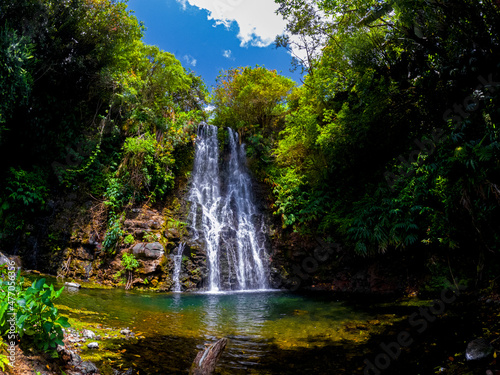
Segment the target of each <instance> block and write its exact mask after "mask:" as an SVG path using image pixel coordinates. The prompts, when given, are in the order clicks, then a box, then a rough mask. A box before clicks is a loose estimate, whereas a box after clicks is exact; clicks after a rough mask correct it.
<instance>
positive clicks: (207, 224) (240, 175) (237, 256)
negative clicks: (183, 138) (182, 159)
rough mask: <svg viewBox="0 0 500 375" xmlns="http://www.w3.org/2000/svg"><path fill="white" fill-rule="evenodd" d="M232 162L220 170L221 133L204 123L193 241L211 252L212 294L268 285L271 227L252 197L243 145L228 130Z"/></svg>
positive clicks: (193, 198) (194, 184)
mask: <svg viewBox="0 0 500 375" xmlns="http://www.w3.org/2000/svg"><path fill="white" fill-rule="evenodd" d="M228 133H229V155H228V162H227V163H225V165H224V166H223V167H222V168H221V169H220V168H219V144H218V138H217V136H218V129H217V127H215V126H211V125H200V127H199V130H198V138H197V141H196V151H195V160H194V167H193V173H192V178H191V186H190V190H189V194H188V201H190V202H191V209H190V213H189V218H188V221H189V222H190V225H191V227H192V228H193V231H194V239H198V238H199V239H201V240H202V241H203V242H204V244H205V248H206V252H207V263H208V269H209V290H210V291H212V292H216V291H219V290H221V289H238V290H251V289H265V288H266V287H267V275H268V271H267V255H266V248H265V244H266V241H267V238H266V227H265V223H264V220H263V216H262V214H261V213H259V212H258V210H257V207H256V204H255V200H254V198H253V195H252V181H251V178H250V175H249V173H248V169H247V167H246V156H245V148H244V145H240V144H239V141H238V133H236V132H235V131H234V130H232V129H228Z"/></svg>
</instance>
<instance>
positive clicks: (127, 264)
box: [121, 253, 139, 271]
mask: <svg viewBox="0 0 500 375" xmlns="http://www.w3.org/2000/svg"><path fill="white" fill-rule="evenodd" d="M121 263H122V266H123V268H125V269H126V270H127V271H133V270H135V269H136V268H137V267H139V262H138V261H137V259H136V258H135V256H134V254H129V253H123V255H122V262H121Z"/></svg>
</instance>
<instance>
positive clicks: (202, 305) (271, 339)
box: [57, 289, 471, 375]
mask: <svg viewBox="0 0 500 375" xmlns="http://www.w3.org/2000/svg"><path fill="white" fill-rule="evenodd" d="M57 303H58V305H60V309H61V312H62V313H64V314H67V315H70V316H72V317H74V318H77V319H79V320H80V321H87V322H88V323H89V325H91V324H96V323H100V324H102V326H104V327H111V328H126V327H128V328H130V329H131V330H132V331H133V332H135V333H136V334H137V335H138V336H140V337H141V338H140V339H139V340H123V339H122V338H121V337H118V338H116V339H114V340H115V341H116V342H117V346H116V349H115V352H116V353H114V354H116V355H114V356H112V357H111V358H105V356H103V357H102V359H99V360H97V361H96V364H97V365H98V367H99V368H100V369H101V370H102V369H103V368H104V369H106V368H108V370H109V371H108V372H109V373H112V372H110V371H111V370H110V369H111V368H118V367H121V368H122V369H127V368H130V367H132V368H134V374H136V373H138V374H148V375H149V374H187V372H188V370H189V368H190V366H191V364H192V362H193V359H194V358H195V356H196V354H197V352H198V351H199V350H201V349H203V348H204V346H205V344H207V343H213V342H215V341H216V340H217V339H219V338H221V337H226V338H228V339H229V341H228V345H227V347H226V349H225V351H224V353H223V355H222V357H221V359H220V361H219V365H218V367H217V374H362V373H364V370H365V362H364V361H365V360H366V359H367V358H368V359H370V360H372V361H373V359H374V358H375V356H376V355H377V354H378V353H379V352H380V351H381V348H380V343H381V342H386V343H387V342H390V341H391V340H394V339H395V337H396V336H397V334H398V333H399V332H401V331H402V330H406V331H409V332H410V333H411V334H412V335H413V337H414V338H415V343H414V344H413V345H412V347H411V348H407V349H405V350H404V351H403V352H402V354H401V357H400V358H399V359H398V360H397V361H392V362H391V366H390V367H389V368H388V369H387V370H385V371H384V372H383V373H384V374H401V373H405V374H422V373H433V367H431V366H433V363H434V362H433V361H434V360H436V361H440V360H441V359H442V358H447V357H448V356H449V355H450V354H449V353H451V354H453V351H454V350H457V349H459V348H460V345H462V342H460V340H457V337H460V336H457V333H454V337H453V336H451V335H450V332H457V330H458V332H459V333H460V334H461V335H464V337H466V335H467V332H466V329H467V328H468V327H470V326H471V324H470V322H468V323H466V322H465V321H464V320H463V319H464V314H463V313H459V314H456V315H455V314H448V313H447V314H445V315H444V316H442V317H440V318H439V320H438V324H435V323H434V324H433V325H432V326H431V327H430V328H429V329H428V330H427V331H426V332H425V333H424V334H422V335H420V334H417V333H415V332H413V331H412V327H411V325H409V324H408V317H409V316H410V315H411V314H412V313H415V312H416V311H418V307H417V306H419V305H422V304H423V303H424V304H425V303H427V302H425V301H418V300H410V301H405V302H404V303H401V302H397V303H396V302H390V303H381V302H377V303H373V301H371V302H370V301H367V300H365V299H363V298H361V299H357V300H356V301H352V300H349V301H346V300H338V299H337V298H336V297H335V296H334V295H332V294H322V293H313V294H311V293H309V294H294V293H289V292H282V291H259V292H245V293H242V292H239V293H238V292H234V293H221V294H203V293H199V294H195V293H193V294H188V293H163V294H161V293H148V292H136V291H125V290H121V289H113V290H98V289H81V290H78V291H70V290H65V291H64V292H63V294H62V295H61V297H60V299H58V301H57ZM82 312H83V313H82ZM464 323H466V324H464ZM99 350H101V349H99ZM84 352H85V350H84ZM455 352H456V351H455ZM423 359H424V360H423ZM402 371H403V372H402ZM429 371H431V372H429ZM108 372H106V370H105V371H103V373H104V374H107V373H108Z"/></svg>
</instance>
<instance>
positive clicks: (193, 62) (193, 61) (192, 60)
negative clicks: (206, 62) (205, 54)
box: [183, 55, 198, 68]
mask: <svg viewBox="0 0 500 375" xmlns="http://www.w3.org/2000/svg"><path fill="white" fill-rule="evenodd" d="M183 59H184V61H185V62H186V63H187V64H188V65H191V66H192V67H193V68H194V67H195V66H196V63H197V62H198V61H197V60H196V59H195V58H194V57H193V56H191V55H184V57H183Z"/></svg>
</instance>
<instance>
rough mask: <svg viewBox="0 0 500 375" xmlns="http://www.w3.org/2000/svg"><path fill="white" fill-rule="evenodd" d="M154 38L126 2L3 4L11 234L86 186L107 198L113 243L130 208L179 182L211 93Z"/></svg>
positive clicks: (6, 224)
mask: <svg viewBox="0 0 500 375" xmlns="http://www.w3.org/2000/svg"><path fill="white" fill-rule="evenodd" d="M142 34H143V26H142V25H141V24H140V23H139V22H138V21H137V19H136V18H135V17H134V16H133V15H132V13H131V12H130V11H129V10H128V9H127V6H126V4H125V3H124V2H119V1H115V0H69V1H55V0H22V1H17V0H16V1H2V2H1V3H0V153H1V155H0V157H1V159H2V160H4V161H6V162H4V163H2V165H1V166H0V179H1V181H2V182H3V183H2V185H1V186H0V238H3V240H5V241H13V240H15V238H16V236H17V235H18V234H19V233H21V232H22V230H23V229H25V226H26V223H27V222H28V221H29V220H30V218H32V217H35V216H36V215H40V214H43V212H44V210H47V201H48V199H49V198H50V197H51V196H53V195H54V194H61V193H64V192H65V191H72V190H77V189H78V190H79V191H83V192H87V193H88V194H90V195H92V196H93V197H94V198H96V199H100V198H101V197H102V200H103V201H104V203H105V209H106V215H107V221H109V230H108V235H107V236H106V240H105V245H106V246H105V247H107V248H110V249H112V248H113V247H114V246H115V244H116V243H117V241H119V240H120V238H119V237H120V236H121V232H120V230H119V227H120V220H121V218H122V215H121V212H122V211H123V209H124V208H126V207H127V206H128V205H129V204H132V203H133V202H141V201H148V200H149V201H155V200H156V199H158V198H162V197H164V196H165V195H166V194H167V193H168V192H169V191H170V190H171V189H172V188H173V181H174V177H175V175H176V173H177V172H178V170H179V165H181V164H182V163H183V162H184V161H185V160H186V155H188V154H189V153H190V152H191V151H192V147H191V145H192V141H193V139H194V136H195V132H194V129H195V127H196V124H197V123H198V122H199V121H200V120H201V119H203V118H204V116H205V114H204V111H203V106H204V100H205V95H206V89H205V87H204V84H203V82H202V81H201V79H200V78H199V77H197V76H195V75H194V74H193V73H192V72H190V71H187V70H186V69H184V68H183V67H182V65H181V64H180V62H179V61H178V60H177V59H176V58H175V57H174V56H173V55H172V54H170V53H168V52H165V51H162V50H160V49H158V48H157V47H154V46H149V45H145V44H144V43H143V42H142V40H141V39H142Z"/></svg>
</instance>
